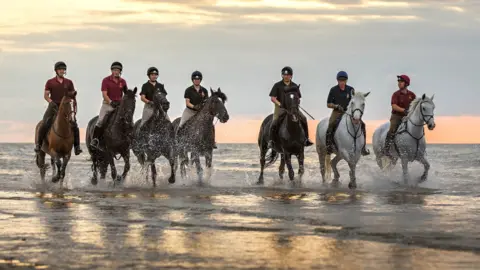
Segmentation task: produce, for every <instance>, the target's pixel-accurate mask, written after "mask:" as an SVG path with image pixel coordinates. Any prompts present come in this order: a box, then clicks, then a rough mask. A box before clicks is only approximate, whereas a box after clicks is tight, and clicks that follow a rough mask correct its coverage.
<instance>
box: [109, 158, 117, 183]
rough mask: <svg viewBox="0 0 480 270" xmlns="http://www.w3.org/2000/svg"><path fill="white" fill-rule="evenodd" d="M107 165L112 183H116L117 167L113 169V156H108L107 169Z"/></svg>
mask: <svg viewBox="0 0 480 270" xmlns="http://www.w3.org/2000/svg"><path fill="white" fill-rule="evenodd" d="M108 165H110V175H111V176H112V180H113V182H115V181H117V177H118V173H117V167H115V159H114V156H112V155H108V163H107V168H108Z"/></svg>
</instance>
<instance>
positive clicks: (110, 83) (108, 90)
mask: <svg viewBox="0 0 480 270" xmlns="http://www.w3.org/2000/svg"><path fill="white" fill-rule="evenodd" d="M110 70H111V71H112V75H109V76H107V77H105V78H104V79H103V81H102V88H101V89H100V90H101V91H102V96H103V102H102V107H101V108H100V114H99V115H98V120H97V124H96V125H95V129H94V131H93V139H92V141H91V142H90V146H92V147H96V148H98V143H99V141H98V138H99V137H100V136H101V135H102V133H103V129H102V127H103V125H104V124H105V123H104V122H105V119H108V115H110V113H112V112H114V111H115V109H116V108H117V107H118V106H120V101H121V100H122V97H123V89H127V82H126V81H125V80H124V79H123V78H121V77H120V76H121V74H122V70H123V66H122V64H121V63H120V62H113V63H112V65H111V66H110Z"/></svg>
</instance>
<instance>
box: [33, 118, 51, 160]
mask: <svg viewBox="0 0 480 270" xmlns="http://www.w3.org/2000/svg"><path fill="white" fill-rule="evenodd" d="M47 132H48V129H47V123H42V125H41V126H40V128H39V129H38V137H37V141H36V143H35V149H34V150H35V152H36V153H38V152H40V150H41V149H42V144H43V140H44V139H45V136H46V135H47Z"/></svg>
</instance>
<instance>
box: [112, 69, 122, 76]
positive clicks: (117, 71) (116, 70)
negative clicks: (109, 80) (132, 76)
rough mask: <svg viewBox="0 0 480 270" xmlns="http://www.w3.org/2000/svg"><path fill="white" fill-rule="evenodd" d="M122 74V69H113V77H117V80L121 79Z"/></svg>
mask: <svg viewBox="0 0 480 270" xmlns="http://www.w3.org/2000/svg"><path fill="white" fill-rule="evenodd" d="M120 74H121V71H120V69H118V68H114V69H112V75H113V77H117V78H118V77H120Z"/></svg>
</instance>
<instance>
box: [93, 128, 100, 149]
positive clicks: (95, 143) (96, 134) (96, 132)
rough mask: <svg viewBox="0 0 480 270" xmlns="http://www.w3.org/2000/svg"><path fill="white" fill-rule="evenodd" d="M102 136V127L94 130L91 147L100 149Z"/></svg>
mask: <svg viewBox="0 0 480 270" xmlns="http://www.w3.org/2000/svg"><path fill="white" fill-rule="evenodd" d="M101 135H102V128H101V127H97V126H95V128H94V130H93V139H92V141H91V142H90V146H91V147H94V148H98V147H99V143H100V141H99V139H98V138H100V136H101Z"/></svg>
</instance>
